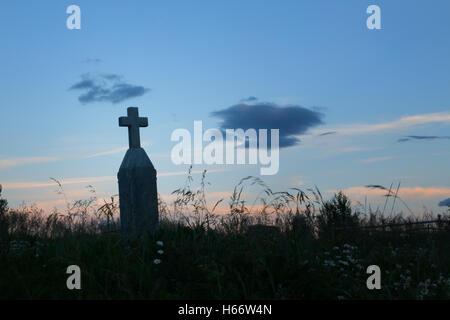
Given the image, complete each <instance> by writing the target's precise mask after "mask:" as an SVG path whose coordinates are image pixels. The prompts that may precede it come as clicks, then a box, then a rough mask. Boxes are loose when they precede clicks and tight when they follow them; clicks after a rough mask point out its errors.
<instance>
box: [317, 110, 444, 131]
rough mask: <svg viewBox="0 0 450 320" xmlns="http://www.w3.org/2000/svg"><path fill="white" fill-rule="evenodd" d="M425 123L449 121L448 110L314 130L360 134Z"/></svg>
mask: <svg viewBox="0 0 450 320" xmlns="http://www.w3.org/2000/svg"><path fill="white" fill-rule="evenodd" d="M427 123H450V112H440V113H428V114H419V115H414V116H407V117H402V118H400V119H398V120H395V121H390V122H384V123H378V124H353V125H347V126H342V127H340V128H335V129H322V130H315V131H314V133H315V134H316V135H320V134H323V133H326V132H329V131H335V132H336V134H339V135H360V134H370V133H377V132H385V131H393V130H398V129H403V128H408V127H413V126H417V125H422V124H427Z"/></svg>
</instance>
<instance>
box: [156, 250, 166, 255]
mask: <svg viewBox="0 0 450 320" xmlns="http://www.w3.org/2000/svg"><path fill="white" fill-rule="evenodd" d="M156 252H158V254H163V253H164V250H158V251H156Z"/></svg>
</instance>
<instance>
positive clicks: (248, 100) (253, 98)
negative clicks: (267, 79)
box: [241, 96, 258, 102]
mask: <svg viewBox="0 0 450 320" xmlns="http://www.w3.org/2000/svg"><path fill="white" fill-rule="evenodd" d="M256 100H258V98H257V97H254V96H250V97H248V98H243V99H241V102H253V101H256Z"/></svg>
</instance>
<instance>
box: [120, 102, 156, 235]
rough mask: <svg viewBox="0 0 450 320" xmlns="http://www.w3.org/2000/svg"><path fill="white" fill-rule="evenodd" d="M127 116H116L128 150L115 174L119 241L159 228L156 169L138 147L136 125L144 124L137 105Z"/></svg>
mask: <svg viewBox="0 0 450 320" xmlns="http://www.w3.org/2000/svg"><path fill="white" fill-rule="evenodd" d="M127 115H128V116H127V117H120V118H119V126H120V127H128V142H129V149H128V151H127V153H126V154H125V157H124V159H123V161H122V164H121V166H120V169H119V173H118V174H117V178H118V181H119V206H120V224H121V234H122V240H125V241H128V240H133V239H136V238H141V237H143V236H145V235H146V234H153V233H154V232H155V231H156V229H157V227H158V220H159V216H158V192H157V188H156V170H155V168H154V167H153V164H152V162H151V161H150V159H149V157H148V156H147V153H146V152H145V150H144V149H142V148H141V142H140V136H139V128H140V127H147V126H148V120H147V118H140V117H139V112H138V108H134V107H130V108H128V110H127Z"/></svg>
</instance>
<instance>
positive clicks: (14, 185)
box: [2, 169, 226, 190]
mask: <svg viewBox="0 0 450 320" xmlns="http://www.w3.org/2000/svg"><path fill="white" fill-rule="evenodd" d="M223 171H226V169H213V170H208V173H215V172H223ZM191 173H192V174H201V173H203V170H193V171H191ZM182 175H187V173H186V171H175V172H159V173H158V174H157V176H158V177H171V176H182ZM57 180H58V181H59V182H60V183H61V185H63V186H65V185H72V184H94V183H99V182H108V181H117V177H116V176H102V177H84V178H70V179H57ZM2 186H3V188H4V189H5V190H6V189H31V188H48V187H55V186H57V184H56V182H54V181H50V180H49V181H45V182H5V183H2Z"/></svg>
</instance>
